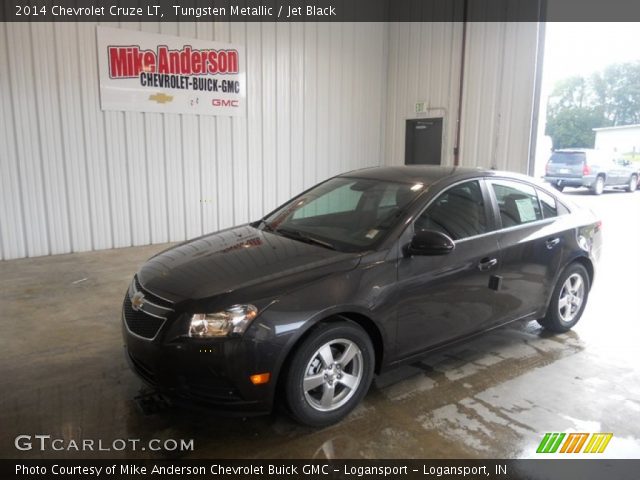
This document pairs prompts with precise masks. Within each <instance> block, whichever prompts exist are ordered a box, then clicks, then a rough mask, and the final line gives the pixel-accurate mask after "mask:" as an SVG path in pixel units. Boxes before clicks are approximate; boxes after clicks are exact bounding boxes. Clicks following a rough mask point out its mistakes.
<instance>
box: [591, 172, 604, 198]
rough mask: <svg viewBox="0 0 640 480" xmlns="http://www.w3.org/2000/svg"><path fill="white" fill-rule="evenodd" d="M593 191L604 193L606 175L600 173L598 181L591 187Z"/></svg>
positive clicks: (599, 193) (598, 193) (594, 192)
mask: <svg viewBox="0 0 640 480" xmlns="http://www.w3.org/2000/svg"><path fill="white" fill-rule="evenodd" d="M591 191H592V192H593V194H594V195H602V192H604V177H603V176H602V175H598V177H597V178H596V183H594V184H593V187H591Z"/></svg>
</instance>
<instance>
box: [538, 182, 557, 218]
mask: <svg viewBox="0 0 640 480" xmlns="http://www.w3.org/2000/svg"><path fill="white" fill-rule="evenodd" d="M536 191H537V192H538V198H539V199H540V205H542V214H543V215H544V218H552V217H557V216H558V205H557V203H556V199H555V198H553V197H552V196H551V195H549V194H548V193H547V192H544V191H542V190H537V189H536Z"/></svg>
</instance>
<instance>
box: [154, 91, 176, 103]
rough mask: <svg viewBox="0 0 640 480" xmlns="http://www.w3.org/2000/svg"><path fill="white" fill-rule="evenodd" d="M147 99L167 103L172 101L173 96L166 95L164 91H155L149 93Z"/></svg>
mask: <svg viewBox="0 0 640 480" xmlns="http://www.w3.org/2000/svg"><path fill="white" fill-rule="evenodd" d="M149 100H152V101H154V102H158V103H168V102H171V101H173V96H172V95H167V94H166V93H156V94H154V95H149Z"/></svg>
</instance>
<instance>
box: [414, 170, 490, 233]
mask: <svg viewBox="0 0 640 480" xmlns="http://www.w3.org/2000/svg"><path fill="white" fill-rule="evenodd" d="M414 229H415V231H419V230H436V231H438V232H442V233H444V234H446V235H449V236H450V237H451V238H452V239H453V240H461V239H463V238H468V237H473V236H476V235H481V234H483V233H487V232H488V231H489V230H488V223H487V214H486V209H485V205H484V199H483V197H482V189H481V187H480V182H478V181H477V180H472V181H469V182H465V183H461V184H459V185H455V186H453V187H451V188H449V189H448V190H446V191H445V192H444V193H442V194H441V195H440V196H439V197H438V198H436V199H435V201H434V202H433V203H432V204H431V205H429V207H428V208H427V209H426V210H425V211H424V212H423V213H422V214H421V215H420V216H419V217H418V218H417V219H416V221H415V223H414Z"/></svg>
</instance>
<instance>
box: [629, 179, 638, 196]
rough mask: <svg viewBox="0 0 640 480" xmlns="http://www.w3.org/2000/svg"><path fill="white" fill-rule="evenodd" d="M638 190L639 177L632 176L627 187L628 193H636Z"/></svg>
mask: <svg viewBox="0 0 640 480" xmlns="http://www.w3.org/2000/svg"><path fill="white" fill-rule="evenodd" d="M636 188H638V177H637V176H635V175H631V178H630V179H629V185H627V192H635V191H636Z"/></svg>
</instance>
